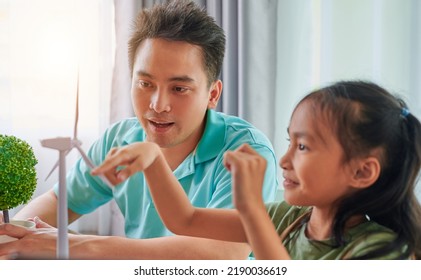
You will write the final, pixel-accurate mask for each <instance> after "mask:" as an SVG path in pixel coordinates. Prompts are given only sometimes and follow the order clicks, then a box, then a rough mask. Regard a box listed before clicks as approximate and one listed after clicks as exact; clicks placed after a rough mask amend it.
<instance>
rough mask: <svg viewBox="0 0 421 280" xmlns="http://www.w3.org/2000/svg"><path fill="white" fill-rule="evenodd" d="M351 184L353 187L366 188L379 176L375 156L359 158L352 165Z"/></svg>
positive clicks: (379, 168)
mask: <svg viewBox="0 0 421 280" xmlns="http://www.w3.org/2000/svg"><path fill="white" fill-rule="evenodd" d="M352 169H353V171H352V172H353V174H352V178H351V186H352V187H354V188H359V189H362V188H368V187H370V186H371V185H373V184H374V183H375V182H376V181H377V179H378V178H379V176H380V170H381V167H380V162H379V160H378V159H377V158H376V157H368V158H364V159H360V160H358V161H357V162H355V163H354V165H353V168H352Z"/></svg>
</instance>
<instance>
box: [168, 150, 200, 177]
mask: <svg viewBox="0 0 421 280" xmlns="http://www.w3.org/2000/svg"><path fill="white" fill-rule="evenodd" d="M195 148H196V147H193V148H192V149H185V148H184V147H182V146H181V147H180V146H176V147H171V148H161V151H162V154H163V155H164V157H165V159H166V161H167V162H168V165H169V166H170V168H171V170H172V171H174V170H175V169H177V167H178V166H179V165H180V164H181V163H182V162H183V161H184V160H185V159H186V158H187V156H188V155H189V154H190V153H191V152H193V150H194V149H195Z"/></svg>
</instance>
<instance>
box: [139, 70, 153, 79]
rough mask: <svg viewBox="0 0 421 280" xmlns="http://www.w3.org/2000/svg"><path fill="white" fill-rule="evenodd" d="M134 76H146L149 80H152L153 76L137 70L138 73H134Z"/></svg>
mask: <svg viewBox="0 0 421 280" xmlns="http://www.w3.org/2000/svg"><path fill="white" fill-rule="evenodd" d="M136 75H137V76H138V77H139V76H146V77H149V78H153V76H152V75H151V74H149V73H148V72H146V71H142V70H139V71H136Z"/></svg>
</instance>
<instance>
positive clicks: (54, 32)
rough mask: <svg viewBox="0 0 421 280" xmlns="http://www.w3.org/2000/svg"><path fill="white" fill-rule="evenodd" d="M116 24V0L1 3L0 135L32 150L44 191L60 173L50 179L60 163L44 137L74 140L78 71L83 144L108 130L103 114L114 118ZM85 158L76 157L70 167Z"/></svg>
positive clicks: (73, 155) (71, 158) (9, 0)
mask: <svg viewBox="0 0 421 280" xmlns="http://www.w3.org/2000/svg"><path fill="white" fill-rule="evenodd" d="M111 19H112V1H109V0H90V1H85V0H72V1H68V0H36V1H34V0H0V32H1V34H2V36H1V38H0V61H1V62H0V133H1V134H12V135H15V136H17V137H21V138H22V139H25V140H27V141H28V142H29V143H30V144H31V145H32V146H33V148H34V151H35V154H36V156H37V158H38V160H39V163H38V165H37V172H38V188H37V191H38V193H42V192H44V191H45V190H46V189H48V188H50V187H51V186H52V185H53V184H54V183H55V182H56V181H57V174H54V175H53V176H52V177H51V179H49V180H48V182H45V181H44V179H45V177H46V174H48V172H49V170H50V169H51V167H52V166H53V164H54V163H55V161H56V160H57V159H58V155H57V154H56V151H53V150H49V149H46V148H43V147H41V145H40V142H39V140H40V139H43V138H51V137H57V136H69V137H70V136H73V124H74V120H75V104H76V103H75V100H76V85H77V77H78V73H79V77H80V87H79V95H80V96H79V127H78V132H79V138H80V139H81V140H82V142H83V147H84V148H85V149H88V147H89V146H90V145H91V143H92V142H93V141H94V140H95V139H96V138H97V137H98V136H99V134H100V133H101V132H102V131H103V129H104V127H101V125H103V121H102V120H100V116H103V117H104V116H107V114H106V113H105V114H104V110H105V111H106V112H108V108H107V107H108V100H109V91H105V90H104V88H106V87H104V86H103V85H104V84H108V85H110V84H111V83H110V80H107V79H104V71H107V70H108V71H110V72H111V65H108V64H106V63H105V62H104V61H110V60H109V59H108V57H110V56H112V54H111V53H110V51H111V49H112V48H111V47H109V46H104V44H109V45H111V44H112V40H111V34H112V30H111V29H112V25H111V23H110V22H111ZM104 23H105V24H104ZM107 36H108V37H107ZM107 51H108V52H107ZM107 75H108V74H107ZM107 75H105V76H106V77H109V76H107ZM101 83H102V84H101ZM104 100H106V101H104ZM78 157H79V154H78V153H76V152H72V153H71V154H70V155H69V157H68V161H69V162H68V164H69V165H68V166H70V165H71V164H72V162H73V161H74V160H75V159H76V158H78Z"/></svg>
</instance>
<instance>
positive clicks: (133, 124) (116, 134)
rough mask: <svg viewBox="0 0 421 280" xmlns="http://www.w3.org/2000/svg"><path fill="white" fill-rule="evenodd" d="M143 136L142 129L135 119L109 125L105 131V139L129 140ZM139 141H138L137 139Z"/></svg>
mask: <svg viewBox="0 0 421 280" xmlns="http://www.w3.org/2000/svg"><path fill="white" fill-rule="evenodd" d="M142 135H143V129H142V126H141V125H140V123H139V121H138V120H137V118H135V117H133V118H126V119H123V120H120V121H117V122H115V123H113V124H111V125H110V127H109V128H108V129H107V131H106V137H107V138H113V139H114V138H121V139H127V140H130V139H132V138H136V139H137V138H139V137H141V136H142ZM138 140H140V139H138Z"/></svg>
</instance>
